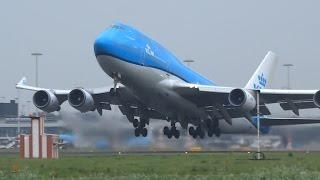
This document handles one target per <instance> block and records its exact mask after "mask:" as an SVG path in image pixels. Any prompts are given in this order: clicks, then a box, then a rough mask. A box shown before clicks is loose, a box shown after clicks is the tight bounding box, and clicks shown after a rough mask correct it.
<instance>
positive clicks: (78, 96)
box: [68, 88, 95, 112]
mask: <svg viewBox="0 0 320 180" xmlns="http://www.w3.org/2000/svg"><path fill="white" fill-rule="evenodd" d="M68 101H69V104H70V105H71V106H72V107H74V108H76V109H78V110H79V111H80V112H88V111H94V110H95V105H94V100H93V97H92V95H91V94H90V93H89V92H87V91H86V90H84V89H81V88H78V89H73V90H72V91H71V92H70V93H69V95H68Z"/></svg>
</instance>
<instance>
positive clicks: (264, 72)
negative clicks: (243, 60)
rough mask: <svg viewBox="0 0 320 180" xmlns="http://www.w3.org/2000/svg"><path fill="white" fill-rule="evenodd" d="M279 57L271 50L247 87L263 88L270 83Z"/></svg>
mask: <svg viewBox="0 0 320 180" xmlns="http://www.w3.org/2000/svg"><path fill="white" fill-rule="evenodd" d="M277 61H278V58H277V55H276V54H274V53H273V52H271V51H269V52H268V54H267V55H266V56H265V57H264V59H263V60H262V62H261V63H260V65H259V66H258V68H257V69H256V71H255V72H254V73H253V75H252V77H251V78H250V80H249V81H248V83H247V85H246V86H245V88H246V89H263V88H265V87H267V85H269V84H270V80H271V79H272V75H273V74H274V71H275V68H276V64H277Z"/></svg>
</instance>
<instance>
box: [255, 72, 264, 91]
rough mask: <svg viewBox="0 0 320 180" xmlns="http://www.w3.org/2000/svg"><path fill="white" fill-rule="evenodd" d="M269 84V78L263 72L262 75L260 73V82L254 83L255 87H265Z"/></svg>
mask: <svg viewBox="0 0 320 180" xmlns="http://www.w3.org/2000/svg"><path fill="white" fill-rule="evenodd" d="M266 85H267V79H266V78H265V77H264V76H263V73H261V75H258V83H254V84H253V87H254V89H262V88H265V87H266Z"/></svg>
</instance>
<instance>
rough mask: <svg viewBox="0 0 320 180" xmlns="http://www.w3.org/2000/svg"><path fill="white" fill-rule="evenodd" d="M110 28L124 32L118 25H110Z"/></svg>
mask: <svg viewBox="0 0 320 180" xmlns="http://www.w3.org/2000/svg"><path fill="white" fill-rule="evenodd" d="M110 28H112V29H119V30H124V28H123V27H121V26H119V25H115V24H114V25H111V26H110Z"/></svg>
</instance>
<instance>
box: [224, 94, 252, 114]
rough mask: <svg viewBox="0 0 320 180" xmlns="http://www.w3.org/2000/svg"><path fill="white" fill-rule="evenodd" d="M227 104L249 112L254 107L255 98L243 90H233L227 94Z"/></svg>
mask: <svg viewBox="0 0 320 180" xmlns="http://www.w3.org/2000/svg"><path fill="white" fill-rule="evenodd" d="M228 99H229V103H230V104H231V105H232V106H236V107H241V108H242V109H244V110H247V111H251V110H253V109H254V108H255V107H256V104H257V102H256V99H255V97H254V96H253V95H252V94H251V93H250V92H248V91H247V90H243V89H234V90H232V91H231V92H230V94H229V97H228Z"/></svg>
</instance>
